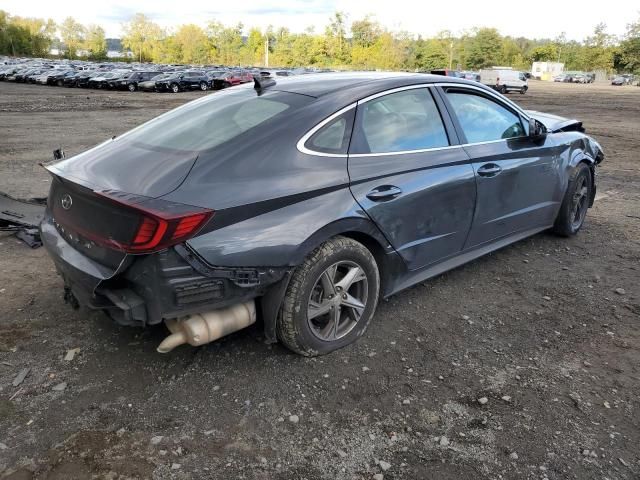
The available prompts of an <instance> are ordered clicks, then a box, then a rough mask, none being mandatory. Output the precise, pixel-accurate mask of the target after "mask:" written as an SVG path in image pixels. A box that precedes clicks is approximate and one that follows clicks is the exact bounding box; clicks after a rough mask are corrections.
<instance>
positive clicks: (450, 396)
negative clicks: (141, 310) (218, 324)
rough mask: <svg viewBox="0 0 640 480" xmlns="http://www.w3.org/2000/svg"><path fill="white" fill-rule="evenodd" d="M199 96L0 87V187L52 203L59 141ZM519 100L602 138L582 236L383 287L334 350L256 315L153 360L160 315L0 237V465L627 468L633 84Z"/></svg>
mask: <svg viewBox="0 0 640 480" xmlns="http://www.w3.org/2000/svg"><path fill="white" fill-rule="evenodd" d="M201 95H202V93H193V94H178V95H172V94H142V93H135V94H130V93H128V92H122V93H107V92H95V91H87V90H75V89H71V90H70V89H62V88H53V87H40V86H32V85H24V86H23V85H13V84H7V83H0V190H3V191H7V192H9V193H11V194H14V195H18V196H23V197H24V196H37V195H44V194H45V193H46V191H47V188H48V178H47V174H46V173H45V172H44V170H42V169H41V168H40V167H39V166H37V163H38V162H40V161H43V160H49V159H50V156H51V150H52V149H54V148H57V147H58V146H60V145H62V146H64V148H65V150H66V151H67V152H68V153H69V154H74V153H77V152H80V151H82V150H83V149H86V148H88V147H89V146H92V145H94V144H96V143H98V142H100V141H102V140H104V139H106V138H107V137H109V136H111V135H113V134H119V133H121V132H123V131H125V130H127V129H129V128H130V127H133V126H134V125H136V124H138V123H140V122H142V121H143V120H147V119H149V118H152V117H154V116H155V115H157V114H159V113H161V112H163V111H165V110H167V109H169V108H171V107H174V106H177V105H179V104H181V103H183V102H185V101H187V100H189V99H192V98H196V97H199V96H201ZM512 99H514V100H515V101H517V102H519V103H521V104H522V105H524V106H525V107H526V108H530V109H538V110H542V111H548V112H553V113H556V114H559V115H563V116H571V117H577V118H580V119H582V120H584V123H585V125H586V127H587V129H588V131H589V132H590V133H591V134H592V135H594V136H595V137H596V138H597V139H598V140H599V141H601V142H602V144H603V146H604V148H605V150H606V154H607V158H606V162H605V163H604V164H603V166H602V168H600V169H599V196H598V201H597V202H596V205H595V207H594V208H593V209H592V210H591V211H590V212H589V215H588V218H587V223H586V225H585V227H584V229H583V231H582V232H581V233H580V234H579V235H578V236H577V237H575V238H572V239H569V240H567V239H560V238H556V237H554V236H551V235H549V234H541V235H537V236H535V237H534V238H531V239H528V240H525V241H522V242H520V243H518V244H516V245H513V246H511V247H508V248H506V249H503V250H501V251H499V252H497V253H495V254H493V255H490V256H488V257H485V258H483V259H480V260H478V261H475V262H473V263H471V264H469V265H467V266H465V267H462V268H459V269H457V270H455V271H452V272H449V273H447V274H445V275H442V276H440V277H438V278H436V279H434V280H431V281H428V282H425V283H424V284H422V285H418V286H416V287H414V288H412V289H410V290H408V291H405V292H404V293H401V294H399V295H396V296H394V297H392V298H391V299H390V300H389V301H387V302H383V303H382V304H381V305H380V307H379V311H378V313H377V315H376V317H375V318H374V320H373V322H372V327H371V329H370V330H369V332H368V335H367V336H366V337H365V338H364V339H362V340H361V341H360V342H359V343H357V344H356V345H354V346H352V347H350V348H346V349H344V350H341V351H339V352H337V353H335V354H333V355H329V356H326V357H322V358H317V359H307V358H302V357H299V356H296V355H293V354H290V353H289V352H288V351H286V350H285V349H284V348H282V347H280V346H279V345H273V346H269V345H266V344H265V343H264V341H263V338H262V335H261V331H260V329H259V328H258V327H254V328H251V329H249V330H245V331H241V332H238V333H237V334H234V335H232V336H230V337H228V338H225V339H223V340H222V341H219V342H217V343H215V344H212V345H208V346H206V347H202V348H197V349H196V348H191V347H181V348H180V349H178V350H177V351H175V352H173V353H171V354H169V355H165V356H161V355H159V354H157V353H156V352H155V347H156V345H157V344H158V343H159V341H160V340H161V339H162V338H163V333H164V332H163V329H162V328H157V329H153V330H148V331H141V330H135V329H127V328H119V327H117V326H115V325H114V324H112V323H111V322H110V321H109V320H108V319H107V318H106V317H105V316H103V315H101V314H95V313H88V312H86V311H73V310H71V309H70V308H69V307H68V306H67V305H65V304H64V303H63V301H62V283H61V280H60V279H59V278H58V277H57V276H56V274H55V272H54V268H53V264H52V262H51V261H50V260H49V258H48V257H47V255H46V252H45V251H44V249H37V250H30V249H29V248H27V247H26V246H25V245H24V244H22V243H19V242H18V241H17V240H16V239H15V238H13V237H11V236H9V235H7V234H0V235H1V236H0V253H1V254H0V442H1V443H0V477H1V476H3V474H4V476H5V477H6V478H12V479H28V478H39V479H44V478H47V479H84V478H106V479H120V478H122V479H124V478H158V479H162V478H176V479H200V478H205V479H209V478H210V479H233V478H243V479H371V478H373V476H374V474H380V473H384V479H385V480H388V479H400V478H404V479H422V478H425V479H427V478H429V479H430V478H433V479H479V478H482V479H485V478H486V479H499V478H503V479H513V478H530V479H542V478H549V479H567V478H575V479H591V478H593V479H596V478H597V479H604V478H607V479H611V480H613V479H637V478H640V448H639V446H640V328H639V320H640V281H639V278H640V159H639V158H638V152H639V151H640V88H636V87H619V88H616V87H609V86H597V85H572V84H542V83H540V82H533V83H532V85H531V89H530V92H529V93H528V94H527V95H524V96H521V95H512ZM616 289H618V291H617V292H619V293H617V292H616ZM619 289H623V290H619ZM75 348H78V349H79V351H78V353H77V354H76V355H75V357H74V358H73V360H70V361H65V360H64V356H65V354H66V353H67V351H68V350H70V349H75ZM25 368H29V369H30V370H29V372H28V374H27V376H26V378H25V379H24V381H23V382H22V383H21V384H20V385H18V386H13V382H14V379H15V378H16V376H17V375H18V374H19V373H20V372H21V371H22V370H23V369H25ZM61 384H62V385H61ZM62 387H65V388H64V389H62ZM479 399H482V402H479ZM484 399H486V403H485V402H484ZM296 420H297V421H296ZM385 462H386V463H385ZM383 470H385V471H384V472H383ZM377 478H379V477H377Z"/></svg>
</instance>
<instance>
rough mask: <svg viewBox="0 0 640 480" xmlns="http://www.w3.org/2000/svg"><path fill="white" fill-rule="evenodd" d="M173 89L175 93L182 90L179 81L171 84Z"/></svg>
mask: <svg viewBox="0 0 640 480" xmlns="http://www.w3.org/2000/svg"><path fill="white" fill-rule="evenodd" d="M171 91H172V92H173V93H178V92H179V91H180V87H179V86H178V84H177V83H174V84H172V85H171Z"/></svg>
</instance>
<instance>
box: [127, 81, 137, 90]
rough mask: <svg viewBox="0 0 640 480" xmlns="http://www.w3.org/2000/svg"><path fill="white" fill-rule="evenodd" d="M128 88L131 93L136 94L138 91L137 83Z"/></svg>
mask: <svg viewBox="0 0 640 480" xmlns="http://www.w3.org/2000/svg"><path fill="white" fill-rule="evenodd" d="M127 88H128V89H129V91H130V92H135V91H136V84H135V83H130V84H129V86H128V87H127Z"/></svg>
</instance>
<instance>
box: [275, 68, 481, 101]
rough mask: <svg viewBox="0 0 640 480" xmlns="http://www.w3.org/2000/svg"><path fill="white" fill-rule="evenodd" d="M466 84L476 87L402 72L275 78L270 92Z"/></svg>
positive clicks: (322, 92)
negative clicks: (424, 84) (426, 84)
mask: <svg viewBox="0 0 640 480" xmlns="http://www.w3.org/2000/svg"><path fill="white" fill-rule="evenodd" d="M444 82H446V83H449V82H451V83H466V84H469V85H473V86H478V83H477V82H471V81H469V80H464V79H462V78H455V77H445V76H443V75H431V74H424V73H404V72H331V73H313V74H307V75H296V76H290V77H278V78H277V80H276V84H275V85H273V86H272V87H270V88H271V89H272V90H280V91H286V92H291V93H299V94H301V95H308V96H310V97H321V96H323V95H327V94H330V93H334V92H338V91H339V92H341V93H346V92H348V91H349V90H354V91H355V90H357V91H358V93H359V94H366V93H367V91H368V90H370V91H371V92H370V93H371V94H373V93H377V92H380V91H384V90H386V89H389V88H396V87H401V86H404V85H413V84H423V83H444Z"/></svg>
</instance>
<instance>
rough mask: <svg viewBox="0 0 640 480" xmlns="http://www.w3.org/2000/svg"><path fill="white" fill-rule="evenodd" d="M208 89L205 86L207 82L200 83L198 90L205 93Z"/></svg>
mask: <svg viewBox="0 0 640 480" xmlns="http://www.w3.org/2000/svg"><path fill="white" fill-rule="evenodd" d="M208 88H209V87H208V86H207V82H200V90H202V91H203V92H206V91H207V89H208Z"/></svg>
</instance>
